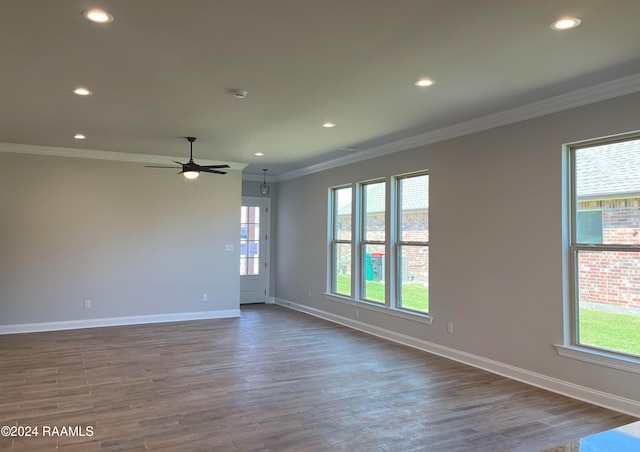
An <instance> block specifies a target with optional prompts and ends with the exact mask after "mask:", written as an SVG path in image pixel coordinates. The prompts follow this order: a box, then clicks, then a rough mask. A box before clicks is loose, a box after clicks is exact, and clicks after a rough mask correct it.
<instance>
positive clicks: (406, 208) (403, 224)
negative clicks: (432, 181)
mask: <svg viewBox="0 0 640 452" xmlns="http://www.w3.org/2000/svg"><path fill="white" fill-rule="evenodd" d="M398 190H399V193H398V202H399V209H400V217H401V218H400V240H401V241H403V242H428V241H429V175H428V174H424V175H422V176H414V177H406V178H403V179H399V181H398Z"/></svg>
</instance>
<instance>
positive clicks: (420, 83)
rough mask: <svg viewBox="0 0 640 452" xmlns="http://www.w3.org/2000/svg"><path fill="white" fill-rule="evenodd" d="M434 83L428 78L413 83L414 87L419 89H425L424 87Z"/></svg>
mask: <svg viewBox="0 0 640 452" xmlns="http://www.w3.org/2000/svg"><path fill="white" fill-rule="evenodd" d="M434 83H435V82H434V81H433V80H431V79H430V78H421V79H420V80H418V81H417V82H415V83H414V85H416V86H420V87H425V86H431V85H433V84H434Z"/></svg>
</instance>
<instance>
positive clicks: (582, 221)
mask: <svg viewBox="0 0 640 452" xmlns="http://www.w3.org/2000/svg"><path fill="white" fill-rule="evenodd" d="M575 179H576V200H575V203H576V205H575V211H576V242H577V243H595V244H597V243H604V244H612V245H621V244H640V139H634V140H629V141H623V142H617V143H609V144H604V145H597V146H592V147H587V148H580V149H576V151H575Z"/></svg>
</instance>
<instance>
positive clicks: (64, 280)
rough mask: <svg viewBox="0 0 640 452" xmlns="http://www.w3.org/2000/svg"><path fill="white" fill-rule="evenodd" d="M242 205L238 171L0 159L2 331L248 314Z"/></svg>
mask: <svg viewBox="0 0 640 452" xmlns="http://www.w3.org/2000/svg"><path fill="white" fill-rule="evenodd" d="M240 197H241V173H240V172H239V171H230V172H229V173H228V174H227V175H225V176H220V177H218V176H211V177H210V175H203V176H201V177H200V178H199V179H198V180H197V181H195V183H193V182H188V183H187V182H185V181H184V178H183V177H181V176H178V175H176V174H175V171H171V170H162V169H148V168H144V167H143V164H139V163H125V162H113V161H102V160H89V159H81V158H64V157H48V156H35V155H19V154H9V153H0V206H1V211H0V215H1V221H0V326H2V325H16V324H29V323H42V322H57V321H73V320H86V319H94V318H114V317H128V316H139V315H147V316H148V315H162V314H173V313H190V312H201V311H202V312H205V311H220V310H233V309H236V310H237V309H239V285H240V282H239V276H238V271H237V269H238V266H239V254H238V253H239V237H238V222H239V206H240ZM225 244H233V245H234V251H233V252H225ZM205 293H206V294H207V295H208V301H207V302H203V301H202V295H203V294H205ZM85 299H90V300H92V304H93V307H92V308H91V309H84V306H83V304H84V300H85Z"/></svg>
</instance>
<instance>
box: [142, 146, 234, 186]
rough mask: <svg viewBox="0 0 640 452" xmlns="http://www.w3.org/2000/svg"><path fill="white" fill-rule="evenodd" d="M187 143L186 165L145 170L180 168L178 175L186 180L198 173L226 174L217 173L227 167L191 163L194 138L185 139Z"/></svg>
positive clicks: (194, 177) (227, 166)
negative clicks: (187, 155)
mask: <svg viewBox="0 0 640 452" xmlns="http://www.w3.org/2000/svg"><path fill="white" fill-rule="evenodd" d="M185 138H186V139H187V141H188V142H189V161H188V162H187V163H182V162H177V161H175V160H174V161H173V163H177V164H178V165H181V166H168V165H146V166H145V168H174V169H176V168H178V169H179V168H180V167H182V171H180V172H178V174H182V175H184V177H185V178H187V179H191V180H193V179H196V178H197V177H198V176H199V175H200V173H212V174H227V173H226V171H219V169H220V168H230V167H229V165H198V164H197V163H196V162H194V161H193V142H194V141H196V137H185Z"/></svg>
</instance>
